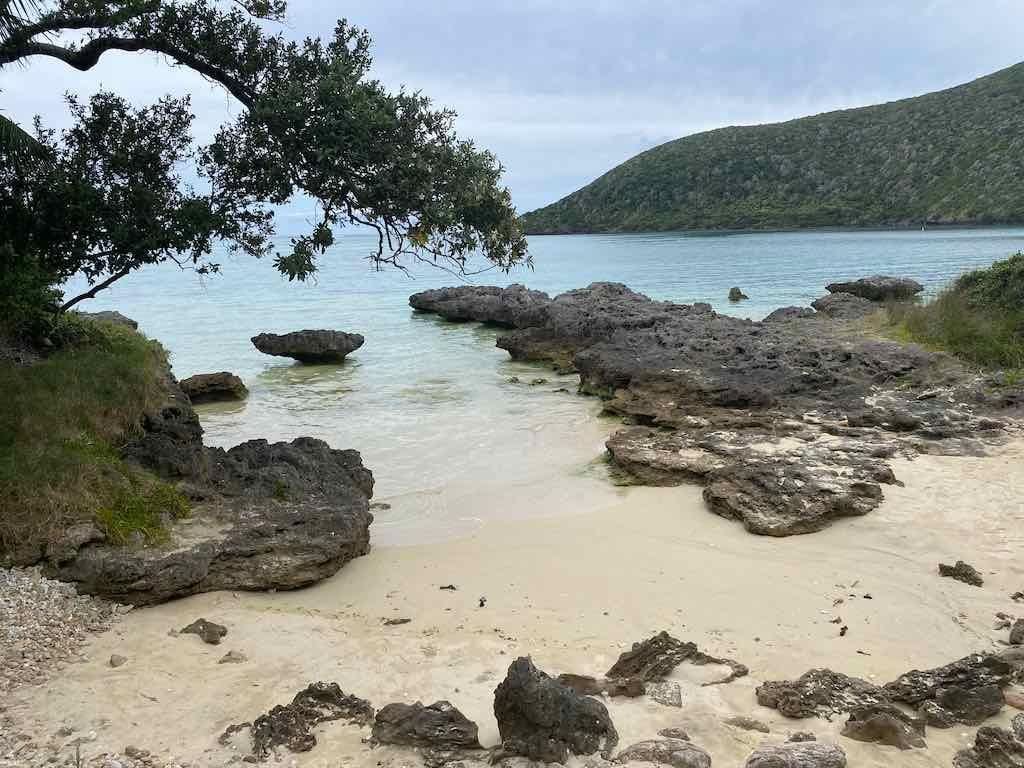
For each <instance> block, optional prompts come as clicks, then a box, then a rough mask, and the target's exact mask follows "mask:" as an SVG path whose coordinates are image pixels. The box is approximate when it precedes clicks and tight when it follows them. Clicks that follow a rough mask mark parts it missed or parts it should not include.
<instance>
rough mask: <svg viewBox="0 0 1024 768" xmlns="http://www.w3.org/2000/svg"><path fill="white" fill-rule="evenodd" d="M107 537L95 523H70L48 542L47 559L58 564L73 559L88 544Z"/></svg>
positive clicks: (101, 540) (104, 539)
mask: <svg viewBox="0 0 1024 768" xmlns="http://www.w3.org/2000/svg"><path fill="white" fill-rule="evenodd" d="M106 540H107V537H106V535H105V534H104V533H103V531H101V530H100V529H99V528H97V527H96V525H95V524H94V523H79V524H78V525H70V526H68V527H67V528H64V529H63V530H61V531H58V532H57V533H56V534H55V535H54V537H53V538H52V539H51V540H50V541H49V542H47V544H46V559H47V560H49V561H50V562H51V563H54V564H56V565H61V564H63V563H66V562H68V561H69V560H73V559H74V558H75V556H76V555H77V554H78V550H80V549H81V548H82V547H84V546H85V545H86V544H92V543H94V542H103V541H106Z"/></svg>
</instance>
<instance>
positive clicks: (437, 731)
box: [371, 701, 482, 750]
mask: <svg viewBox="0 0 1024 768" xmlns="http://www.w3.org/2000/svg"><path fill="white" fill-rule="evenodd" d="M371 738H372V740H373V742H374V743H377V744H397V745H400V746H406V747H421V748H424V749H439V750H452V749H482V747H481V746H480V739H479V737H478V736H477V725H476V723H474V722H473V721H472V720H470V719H469V718H467V717H466V716H465V715H464V714H462V713H461V712H460V711H459V710H458V709H457V708H456V707H454V706H453V705H452V704H451V703H449V702H447V701H436V702H434V703H433V704H431V705H430V706H424V705H423V704H422V703H421V702H419V701H417V702H416V703H415V704H388V705H387V706H386V707H384V708H383V709H381V710H380V711H379V712H377V717H376V718H375V719H374V721H373V732H372V736H371Z"/></svg>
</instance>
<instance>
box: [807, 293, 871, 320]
mask: <svg viewBox="0 0 1024 768" xmlns="http://www.w3.org/2000/svg"><path fill="white" fill-rule="evenodd" d="M811 306H812V307H814V308H815V309H816V310H818V313H819V314H821V315H824V316H825V317H831V318H833V319H834V320H856V319H857V318H858V317H864V316H865V315H870V314H871V313H872V312H875V311H877V310H878V305H877V304H875V303H874V302H873V301H871V300H870V299H865V298H864V297H863V296H855V295H854V294H852V293H830V294H828V295H826V296H822V297H821V298H820V299H815V300H814V301H812V302H811Z"/></svg>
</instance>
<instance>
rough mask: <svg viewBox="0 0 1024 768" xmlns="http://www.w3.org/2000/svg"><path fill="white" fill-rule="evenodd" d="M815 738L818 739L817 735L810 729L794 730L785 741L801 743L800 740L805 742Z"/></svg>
mask: <svg viewBox="0 0 1024 768" xmlns="http://www.w3.org/2000/svg"><path fill="white" fill-rule="evenodd" d="M817 740H818V737H817V736H815V735H814V734H813V733H811V732H810V731H796V732H794V733H791V734H790V736H789V738H788V739H786V741H790V742H795V743H802V742H807V741H817Z"/></svg>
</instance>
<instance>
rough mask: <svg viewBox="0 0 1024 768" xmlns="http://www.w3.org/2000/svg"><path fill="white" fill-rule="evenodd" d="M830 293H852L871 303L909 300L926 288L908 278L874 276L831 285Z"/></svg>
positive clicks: (829, 287)
mask: <svg viewBox="0 0 1024 768" xmlns="http://www.w3.org/2000/svg"><path fill="white" fill-rule="evenodd" d="M826 289H827V290H828V292H829V293H851V294H853V295H854V296H860V297H861V298H864V299H869V300H870V301H889V300H890V299H895V300H900V299H909V298H912V297H913V296H915V295H916V294H918V293H920V292H921V291H923V290H924V286H923V285H921V284H920V283H919V282H917V281H916V280H911V279H910V278H907V277H892V276H891V275H872V276H871V277H862V278H860V279H859V280H847V281H845V282H839V283H831V284H829V285H827V286H826Z"/></svg>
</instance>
